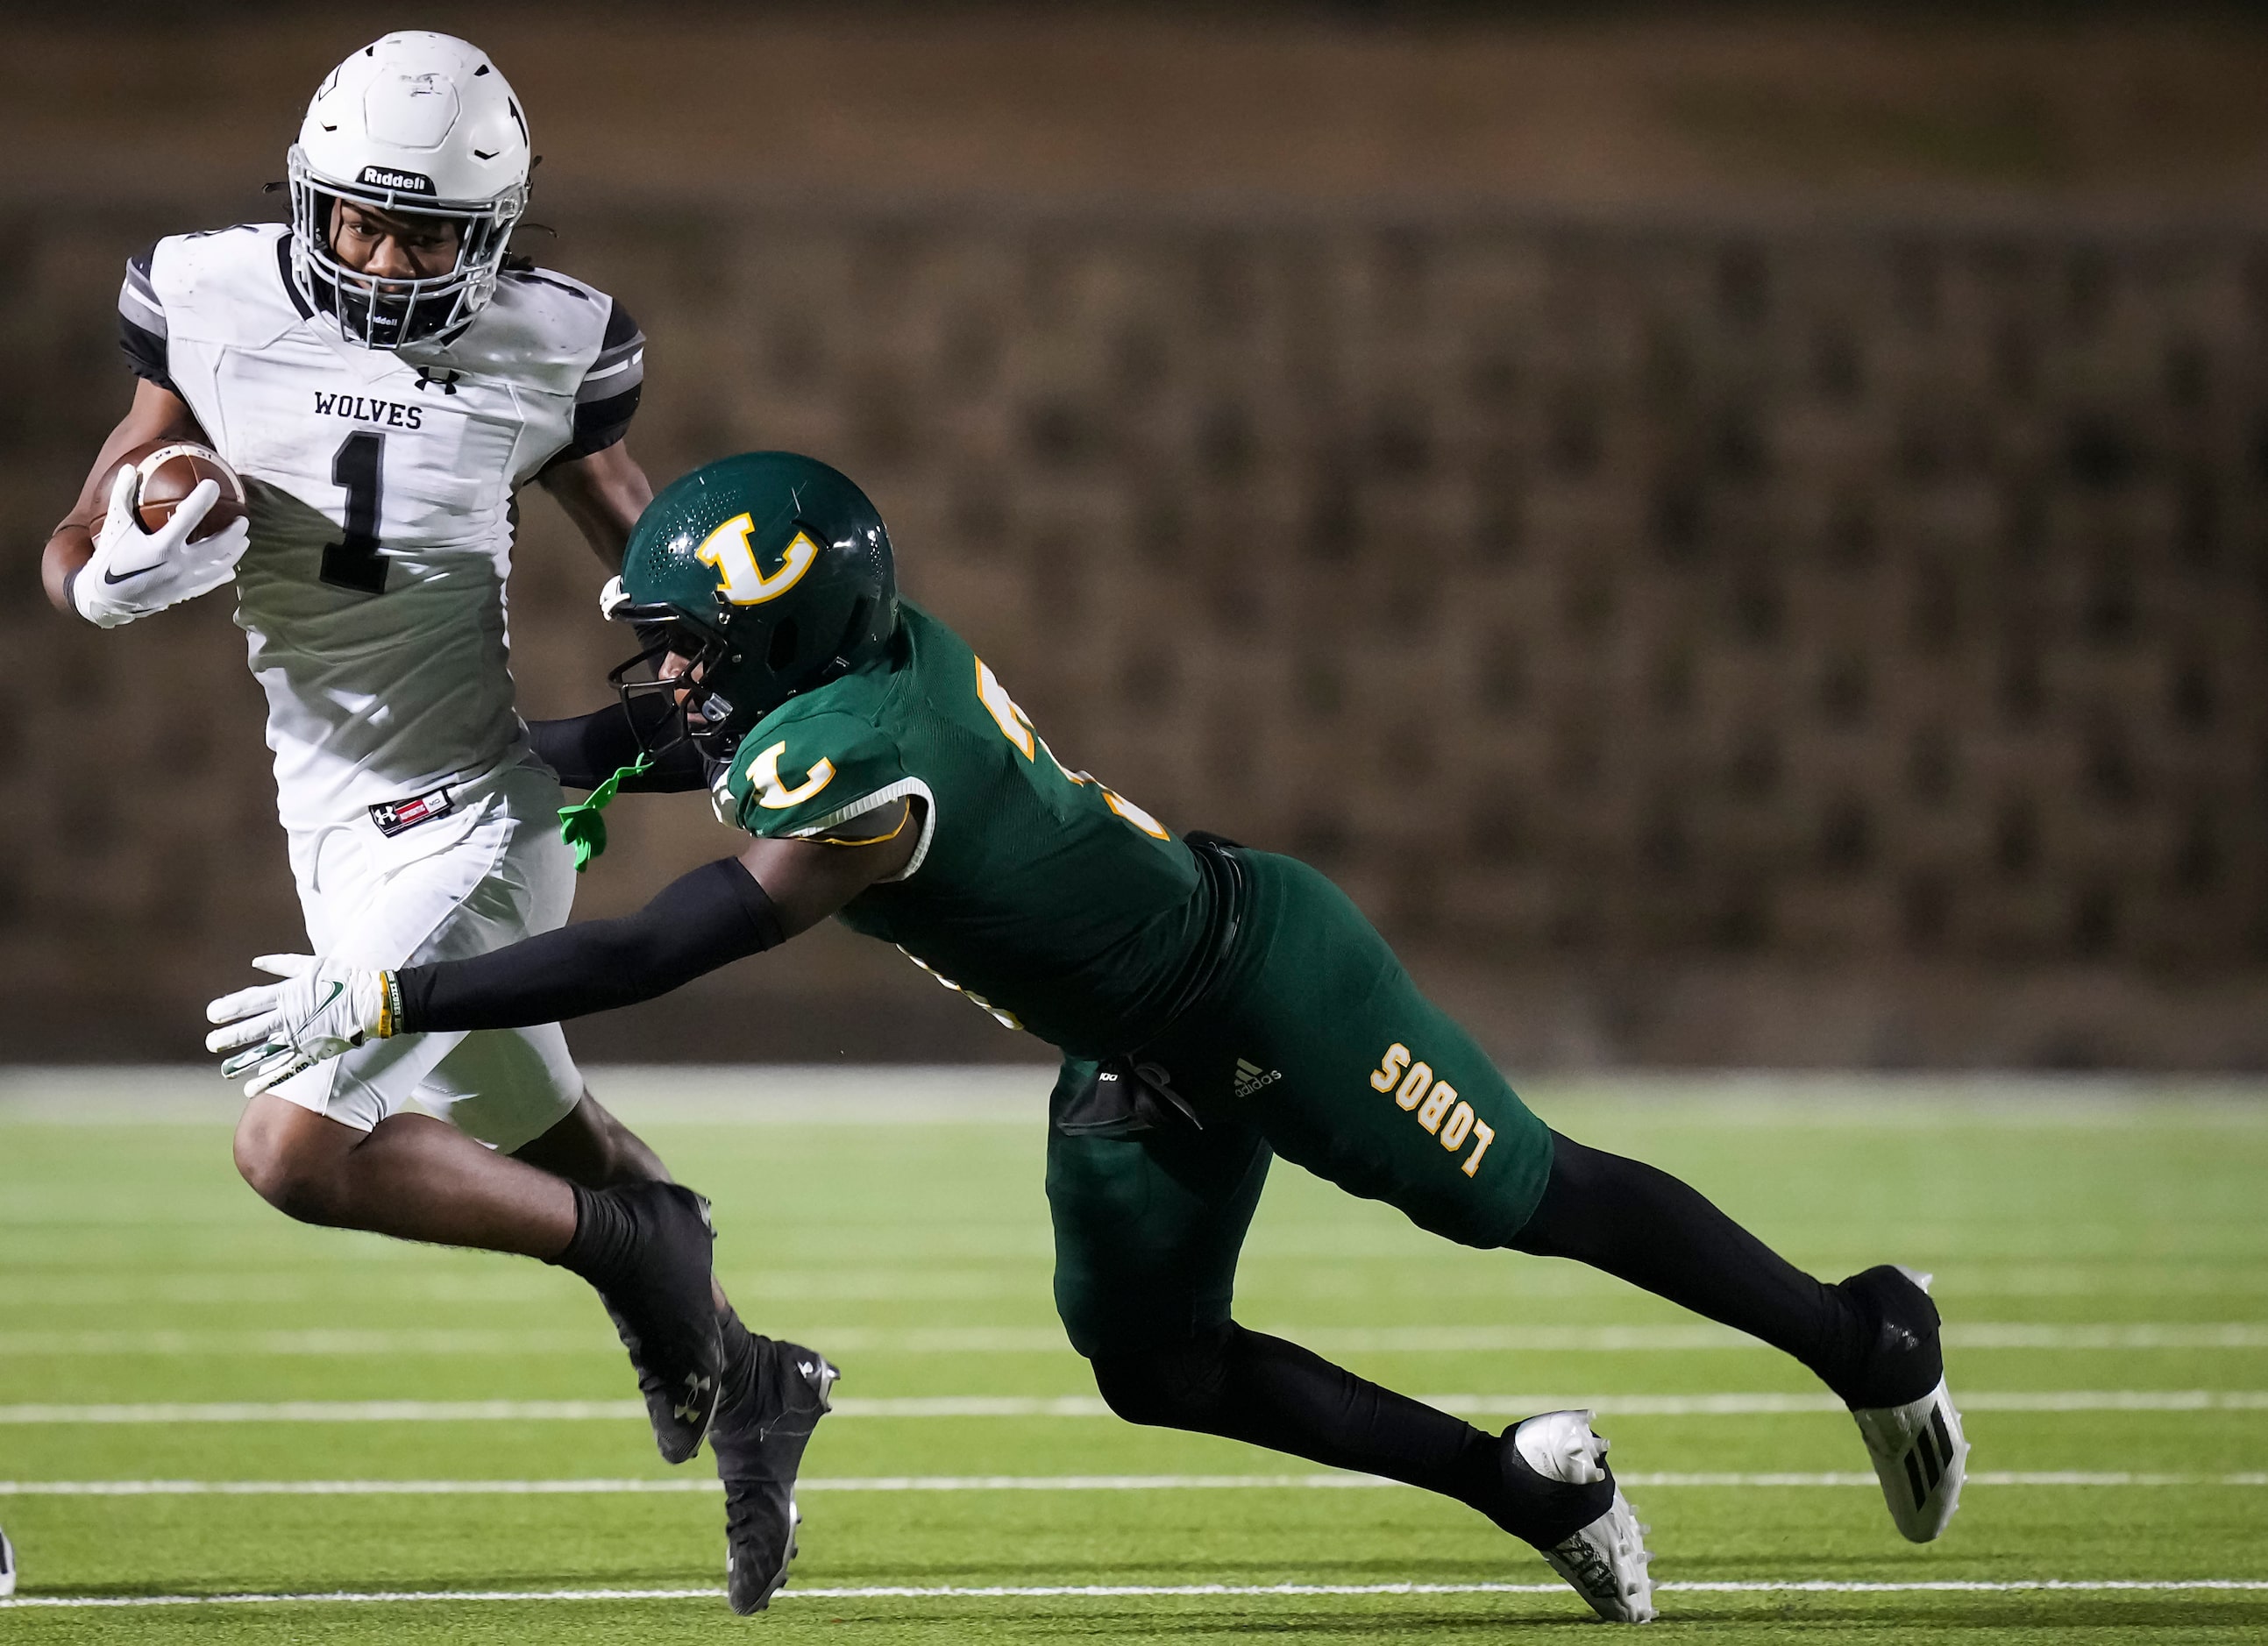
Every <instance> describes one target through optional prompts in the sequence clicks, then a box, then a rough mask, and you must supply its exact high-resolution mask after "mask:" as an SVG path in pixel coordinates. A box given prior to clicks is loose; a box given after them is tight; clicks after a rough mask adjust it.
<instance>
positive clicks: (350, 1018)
mask: <svg viewBox="0 0 2268 1646" xmlns="http://www.w3.org/2000/svg"><path fill="white" fill-rule="evenodd" d="M252 964H253V965H254V966H255V967H257V968H258V969H259V970H261V971H263V972H266V973H268V974H269V975H270V976H273V977H280V978H282V979H283V980H284V981H282V982H280V983H261V984H259V985H258V986H256V987H254V988H240V989H239V990H238V991H237V992H236V993H235V994H233V995H223V996H221V997H220V998H219V999H218V1000H216V1001H214V1002H213V1003H211V1004H210V1005H209V1006H207V1007H206V1008H205V1018H206V1020H207V1021H208V1022H211V1023H218V1024H222V1025H226V1026H225V1027H222V1028H218V1029H215V1030H214V1031H213V1032H211V1033H210V1034H208V1035H207V1036H205V1050H207V1051H208V1052H236V1053H237V1054H236V1055H235V1056H234V1057H232V1058H230V1059H229V1060H228V1061H227V1062H225V1063H223V1064H222V1065H221V1066H220V1072H221V1074H222V1075H223V1076H224V1077H225V1078H227V1079H230V1080H235V1079H238V1078H239V1077H243V1076H247V1075H249V1076H250V1077H251V1078H250V1079H248V1080H246V1081H245V1083H244V1095H245V1096H247V1098H256V1097H258V1096H259V1095H260V1094H261V1092H263V1091H267V1090H268V1089H269V1087H271V1086H275V1085H279V1084H282V1083H283V1082H284V1081H286V1080H289V1079H291V1077H292V1076H294V1075H296V1074H298V1073H299V1071H300V1070H302V1069H312V1068H313V1067H314V1066H315V1065H316V1064H317V1063H320V1062H323V1061H324V1060H325V1059H326V1058H332V1057H336V1056H337V1055H338V1054H340V1053H342V1052H344V1051H346V1050H348V1049H349V1048H350V1047H357V1046H360V1045H361V1044H362V1043H363V1042H364V1041H365V1040H369V1039H370V1038H371V1037H372V1036H373V1035H375V1036H377V1037H378V1038H379V1039H381V1040H383V1039H385V1038H386V1037H387V1036H388V1035H391V1034H392V1033H393V1032H394V1014H393V1013H392V1012H391V1011H390V1010H387V977H386V974H385V973H383V972H372V971H366V970H365V969H364V968H363V967H361V966H347V965H343V964H342V963H341V962H339V961H336V960H320V959H316V958H315V957H314V956H313V955H312V954H263V955H261V956H260V957H259V958H258V959H255V960H254V961H253V963H252ZM238 1047H250V1048H251V1049H250V1050H249V1051H237V1048H238Z"/></svg>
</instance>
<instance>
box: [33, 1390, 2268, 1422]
mask: <svg viewBox="0 0 2268 1646" xmlns="http://www.w3.org/2000/svg"><path fill="white" fill-rule="evenodd" d="M1416 1398H1417V1399H1418V1400H1423V1401H1425V1404H1427V1405H1428V1406H1435V1407H1440V1408H1441V1409H1442V1410H1444V1411H1450V1412H1470V1413H1473V1414H1475V1415H1488V1416H1508V1417H1525V1416H1528V1415H1531V1414H1534V1413H1536V1412H1557V1411H1568V1410H1574V1409H1585V1410H1589V1411H1594V1412H1598V1413H1601V1414H1603V1415H1609V1416H1617V1417H1777V1416H1786V1415H1794V1414H1801V1413H1810V1412H1828V1413H1839V1412H1841V1411H1842V1410H1843V1403H1842V1402H1841V1401H1840V1400H1837V1399H1836V1398H1835V1397H1834V1396H1833V1395H1831V1394H1828V1393H1825V1392H1820V1393H1816V1394H1776V1393H1725V1394H1421V1395H1418V1396H1417V1397H1416ZM1957 1398H1958V1400H1959V1401H1960V1404H1961V1408H1962V1411H1963V1412H2259V1411H2268V1390H2262V1389H2026V1390H2010V1391H2006V1392H1996V1391H1989V1390H1974V1389H1962V1390H1959V1391H1957ZM834 1409H835V1415H836V1416H837V1417H861V1418H865V1417H883V1418H893V1419H922V1418H940V1417H1003V1418H1005V1417H1108V1416H1109V1415H1110V1408H1109V1407H1108V1406H1105V1405H1104V1404H1103V1403H1102V1401H1101V1400H1098V1399H1097V1398H1096V1397H1094V1395H1080V1394H1071V1395H1052V1396H1049V1395H1013V1394H1000V1395H994V1394H946V1395H909V1396H902V1397H896V1398H883V1399H860V1398H858V1397H857V1396H848V1397H843V1396H838V1397H837V1398H836V1401H835V1408H834ZM645 1416H646V1411H645V1405H644V1402H643V1401H640V1400H219V1401H210V1402H205V1403H202V1404H190V1403H182V1402H141V1403H121V1404H111V1405H80V1406H64V1405H46V1404H37V1403H32V1404H25V1405H18V1406H0V1424H31V1425H37V1426H45V1425H50V1424H55V1425H60V1424H70V1423H128V1424H167V1425H172V1424H179V1423H529V1422H539V1423H540V1422H644V1421H645Z"/></svg>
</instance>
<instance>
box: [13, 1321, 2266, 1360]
mask: <svg viewBox="0 0 2268 1646" xmlns="http://www.w3.org/2000/svg"><path fill="white" fill-rule="evenodd" d="M1259 1329H1261V1330H1264V1331H1267V1332H1270V1333H1273V1334H1276V1335H1277V1336H1279V1337H1288V1338H1291V1339H1292V1340H1293V1341H1297V1342H1300V1343H1304V1344H1306V1345H1307V1346H1308V1347H1310V1348H1315V1349H1319V1350H1322V1351H1324V1352H1327V1353H1337V1354H1403V1355H1411V1354H1416V1355H1446V1354H1520V1353H1528V1354H1557V1353H1582V1354H1590V1353H1606V1354H1688V1353H1690V1352H1692V1351H1694V1350H1697V1349H1758V1348H1763V1347H1764V1345H1763V1344H1761V1343H1759V1342H1757V1341H1756V1340H1755V1339H1754V1338H1752V1337H1749V1336H1747V1335H1746V1334H1742V1333H1740V1332H1735V1331H1733V1330H1731V1329H1730V1328H1728V1327H1725V1326H1712V1325H1708V1324H1705V1323H1701V1324H1693V1325H1653V1326H1282V1325H1277V1324H1273V1323H1267V1324H1263V1325H1262V1326H1260V1328H1259ZM796 1336H797V1338H798V1339H799V1341H808V1342H813V1343H820V1344H824V1345H825V1346H826V1347H827V1348H828V1351H829V1352H830V1353H832V1352H841V1353H846V1354H847V1353H858V1352H866V1353H876V1354H880V1353H897V1354H905V1355H1051V1354H1064V1355H1068V1354H1069V1353H1070V1352H1071V1350H1070V1346H1069V1345H1068V1344H1067V1343H1065V1341H1064V1337H1063V1334H1062V1332H1061V1331H1060V1330H1059V1329H1057V1327H1055V1326H908V1327H885V1326H809V1327H798V1328H796ZM1945 1342H1946V1345H1947V1347H1948V1348H1966V1349H1980V1348H2000V1349H2032V1350H2064V1349H2200V1348H2204V1349H2213V1348H2222V1349H2255V1348H2268V1321H2257V1320H2222V1321H2108V1322H2086V1323H2052V1324H2043V1323H2035V1322H2030V1321H2021V1320H1984V1321H1968V1322H1959V1321H1956V1322H1953V1323H1950V1324H1948V1326H1946V1328H1945ZM578 1352H587V1353H592V1354H598V1353H602V1352H603V1353H606V1354H609V1355H611V1354H615V1353H617V1352H619V1351H618V1350H617V1349H616V1348H615V1344H614V1343H613V1342H612V1341H610V1340H609V1339H608V1337H607V1336H606V1335H605V1334H604V1333H603V1332H596V1331H560V1330H530V1331H505V1330H495V1329H490V1328H486V1327H450V1326H442V1327H377V1328H356V1327H345V1328H328V1327H315V1328H307V1329H300V1330H290V1331H264V1332H262V1331H254V1332H217V1331H173V1330H167V1329H163V1328H160V1329H157V1330H149V1331H32V1332H0V1356H52V1357H57V1358H65V1359H69V1358H84V1357H91V1356H193V1355H264V1356H319V1357H320V1356H381V1355H412V1356H441V1357H452V1358H453V1357H456V1356H517V1355H556V1354H573V1353H578Z"/></svg>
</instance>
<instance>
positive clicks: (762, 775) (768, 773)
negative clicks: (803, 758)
mask: <svg viewBox="0 0 2268 1646" xmlns="http://www.w3.org/2000/svg"><path fill="white" fill-rule="evenodd" d="M784 753H787V745H786V744H785V743H784V742H780V743H775V744H773V745H772V746H771V747H770V748H768V749H766V750H765V751H764V752H763V753H761V754H759V755H757V756H756V758H755V760H753V761H749V762H748V782H749V783H751V784H752V785H753V786H754V787H755V793H756V804H757V805H760V806H762V807H763V808H764V809H765V810H766V811H769V812H784V811H786V810H787V809H788V808H789V807H790V806H798V805H802V804H803V803H804V802H805V801H806V800H808V799H810V798H811V797H812V796H814V795H815V794H817V793H818V792H819V791H820V790H822V789H824V788H826V787H827V785H828V784H829V783H833V782H834V781H835V762H834V761H830V760H828V758H827V757H826V756H824V755H821V757H820V758H819V759H818V760H817V761H814V762H813V764H812V766H811V768H810V769H809V770H807V771H806V772H805V773H804V775H803V781H802V782H801V783H798V784H797V785H796V786H795V787H794V788H792V789H790V788H789V787H787V785H786V784H784V783H781V782H780V771H779V757H780V756H781V755H783V754H784Z"/></svg>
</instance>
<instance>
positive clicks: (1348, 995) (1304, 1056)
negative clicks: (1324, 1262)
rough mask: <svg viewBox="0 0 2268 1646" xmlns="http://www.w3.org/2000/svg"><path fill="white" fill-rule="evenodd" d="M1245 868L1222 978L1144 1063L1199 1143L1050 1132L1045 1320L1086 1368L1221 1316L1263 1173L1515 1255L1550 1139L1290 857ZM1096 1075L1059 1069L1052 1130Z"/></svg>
mask: <svg viewBox="0 0 2268 1646" xmlns="http://www.w3.org/2000/svg"><path fill="white" fill-rule="evenodd" d="M1237 857H1238V861H1239V863H1240V864H1241V867H1242V869H1243V871H1244V878H1245V897H1244V906H1243V909H1242V917H1241V922H1240V924H1239V927H1238V930H1237V932H1236V935H1235V937H1233V939H1232V941H1231V944H1230V947H1229V952H1228V955H1227V957H1226V960H1225V962H1224V965H1223V967H1222V973H1221V975H1220V976H1219V978H1218V979H1217V980H1216V981H1215V982H1214V983H1213V985H1212V987H1211V988H1209V989H1208V990H1207V992H1206V995H1205V996H1204V999H1203V1000H1202V1001H1200V1002H1199V1003H1198V1004H1197V1006H1196V1007H1195V1008H1193V1009H1192V1010H1190V1011H1189V1012H1188V1013H1186V1014H1184V1016H1183V1018H1182V1019H1181V1020H1179V1021H1177V1022H1176V1023H1175V1024H1174V1025H1171V1026H1170V1027H1168V1028H1167V1031H1166V1032H1164V1033H1163V1034H1162V1035H1160V1037H1159V1038H1158V1039H1157V1040H1155V1041H1154V1042H1152V1044H1151V1045H1149V1046H1146V1047H1143V1048H1141V1050H1140V1052H1139V1053H1138V1054H1137V1061H1138V1062H1139V1063H1140V1064H1141V1065H1143V1067H1144V1068H1145V1071H1147V1073H1148V1075H1149V1077H1151V1078H1152V1080H1153V1081H1156V1080H1163V1081H1164V1082H1166V1083H1167V1084H1169V1085H1170V1086H1171V1088H1172V1090H1173V1091H1175V1092H1176V1093H1178V1094H1179V1095H1180V1096H1181V1097H1182V1099H1185V1100H1186V1102H1187V1103H1188V1105H1189V1107H1190V1108H1191V1109H1192V1110H1194V1111H1195V1113H1197V1115H1198V1116H1199V1117H1200V1118H1201V1119H1202V1120H1203V1122H1204V1125H1203V1128H1202V1129H1199V1128H1197V1127H1196V1126H1194V1125H1189V1124H1185V1123H1174V1122H1171V1121H1169V1122H1168V1123H1167V1124H1165V1125H1162V1126H1160V1127H1157V1128H1153V1129H1152V1130H1149V1131H1145V1132H1141V1133H1138V1134H1136V1135H1132V1136H1128V1137H1120V1138H1108V1137H1100V1136H1094V1135H1079V1136H1072V1135H1065V1134H1064V1132H1062V1131H1060V1130H1057V1129H1055V1128H1052V1127H1051V1128H1050V1129H1049V1136H1048V1203H1049V1210H1050V1213H1051V1215H1052V1216H1053V1219H1054V1223H1055V1236H1056V1281H1055V1284H1056V1307H1057V1312H1059V1313H1060V1314H1061V1315H1062V1317H1063V1321H1064V1327H1065V1329H1066V1330H1067V1331H1068V1332H1069V1333H1070V1335H1071V1343H1072V1346H1073V1347H1074V1348H1077V1349H1078V1350H1079V1353H1081V1354H1082V1355H1086V1356H1090V1357H1092V1356H1097V1355H1104V1354H1123V1353H1127V1352H1130V1351H1133V1350H1138V1349H1143V1348H1153V1347H1156V1346H1159V1345H1161V1344H1166V1343H1171V1342H1175V1341H1181V1340H1182V1339H1184V1338H1187V1337H1189V1335H1190V1334H1193V1333H1196V1332H1199V1331H1203V1330H1204V1329H1205V1328H1207V1327H1210V1326H1218V1325H1219V1324H1220V1323H1221V1322H1223V1321H1225V1320H1226V1319H1228V1317H1229V1305H1230V1300H1231V1297H1232V1294H1233V1290H1234V1285H1235V1276H1236V1259H1237V1253H1238V1252H1239V1250H1240V1249H1241V1247H1242V1246H1243V1244H1244V1234H1245V1231H1246V1229H1247V1228H1248V1226H1249V1225H1250V1223H1251V1221H1252V1213H1253V1209H1254V1208H1255V1207H1256V1206H1257V1205H1258V1203H1259V1200H1260V1190H1261V1187H1262V1186H1263V1183H1264V1182H1265V1181H1266V1179H1267V1175H1268V1163H1269V1159H1270V1157H1271V1155H1281V1156H1283V1157H1284V1158H1285V1159H1286V1160H1289V1161H1292V1163H1293V1164H1295V1165H1301V1166H1305V1167H1306V1168H1307V1170H1308V1171H1310V1172H1314V1173H1315V1174H1316V1175H1317V1176H1318V1177H1322V1178H1326V1179H1329V1180H1330V1181H1331V1182H1333V1183H1336V1184H1337V1185H1338V1186H1339V1187H1341V1188H1344V1189H1345V1190H1347V1191H1348V1192H1349V1193H1351V1194H1359V1195H1362V1196H1364V1197H1366V1198H1367V1199H1371V1200H1381V1201H1386V1202H1387V1203H1388V1205H1390V1206H1394V1207H1395V1208H1397V1209H1400V1210H1401V1211H1402V1212H1403V1214H1404V1215H1406V1216H1408V1217H1409V1218H1410V1221H1411V1222H1412V1223H1416V1224H1418V1227H1420V1228H1421V1229H1427V1230H1431V1231H1433V1232H1434V1233H1436V1234H1440V1235H1445V1236H1447V1238H1450V1239H1452V1240H1455V1241H1458V1242H1460V1243H1461V1244H1463V1245H1466V1246H1505V1245H1506V1244H1507V1243H1509V1242H1510V1240H1511V1239H1512V1238H1513V1236H1514V1235H1516V1234H1517V1233H1518V1232H1519V1231H1520V1229H1521V1225H1522V1224H1523V1223H1526V1222H1527V1221H1528V1216H1529V1215H1530V1214H1531V1213H1533V1212H1534V1211H1535V1205H1536V1202H1537V1201H1538V1200H1540V1199H1541V1198H1542V1196H1543V1186H1544V1182H1545V1179H1547V1178H1548V1177H1549V1176H1550V1171H1551V1134H1550V1129H1549V1128H1546V1127H1545V1126H1544V1124H1543V1121H1540V1120H1538V1119H1537V1118H1536V1117H1535V1115H1534V1114H1532V1113H1529V1112H1528V1107H1527V1106H1526V1105H1524V1104H1523V1103H1521V1100H1520V1099H1519V1097H1518V1096H1517V1095H1516V1094H1515V1093H1514V1092H1513V1089H1512V1087H1511V1086H1510V1085H1509V1084H1506V1081H1505V1079H1504V1077H1503V1076H1502V1075H1500V1074H1499V1073H1498V1072H1497V1069H1496V1066H1495V1065H1494V1064H1493V1063H1491V1062H1490V1061H1489V1059H1488V1057H1487V1055H1486V1054H1484V1053H1483V1052H1482V1050H1481V1048H1480V1047H1478V1046H1477V1045H1476V1044H1475V1043H1474V1042H1473V1040H1472V1037H1471V1036H1469V1034H1467V1033H1466V1032H1464V1031H1463V1030H1462V1029H1461V1028H1460V1027H1458V1026H1457V1025H1456V1024H1455V1023H1454V1021H1453V1020H1452V1019H1451V1018H1449V1017H1448V1016H1447V1013H1445V1012H1443V1011H1442V1010H1440V1008H1439V1007H1437V1006H1435V1005H1434V1004H1433V1003H1432V1002H1431V1001H1429V1000H1427V999H1426V998H1425V996H1424V995H1422V994H1420V993H1419V992H1418V987H1417V985H1416V984H1415V983H1413V982H1412V981H1410V974H1409V973H1408V972H1406V971H1405V970H1403V966H1402V963H1401V962H1400V961H1399V960H1397V959H1395V956H1394V952H1393V951H1392V950H1391V949H1389V948H1388V946H1387V944H1386V941H1385V939H1384V938H1382V937H1380V936H1379V935H1378V933H1377V931H1376V930H1374V929H1373V927H1372V926H1371V924H1370V922H1368V921H1366V920H1365V919H1364V918H1363V917H1362V914H1361V912H1360V911H1359V910H1358V909H1357V908H1355V906H1354V905H1353V903H1352V902H1351V901H1350V900H1348V898H1347V896H1346V894H1345V893H1343V892H1341V891H1340V890H1339V889H1338V888H1337V886H1335V885H1332V884H1331V883H1330V882H1329V880H1328V879H1326V878H1324V877H1323V876H1322V875H1321V874H1318V873H1317V872H1316V871H1314V870H1313V869H1310V868H1308V867H1307V865H1306V864H1305V863H1300V862H1298V861H1296V860H1295V859H1292V858H1289V857H1280V856H1275V855H1273V854H1271V853H1267V852H1256V851H1246V850H1240V851H1239V852H1238V854H1237ZM1094 1068H1095V1065H1094V1063H1092V1062H1083V1061H1080V1060H1077V1059H1072V1060H1067V1061H1066V1062H1064V1067H1063V1072H1062V1074H1061V1076H1060V1077H1058V1079H1057V1083H1056V1091H1055V1096H1054V1098H1053V1099H1052V1101H1051V1113H1052V1114H1060V1113H1062V1110H1063V1106H1064V1104H1065V1103H1066V1102H1067V1101H1068V1100H1069V1099H1071V1096H1073V1095H1074V1094H1075V1093H1076V1092H1077V1091H1079V1089H1080V1088H1081V1087H1082V1086H1083V1085H1085V1084H1086V1082H1088V1081H1089V1080H1091V1079H1092V1077H1093V1075H1094Z"/></svg>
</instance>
